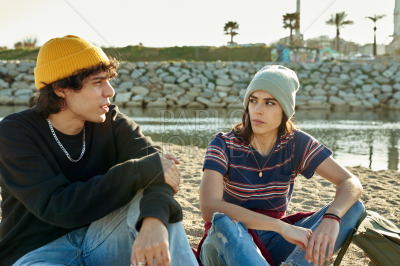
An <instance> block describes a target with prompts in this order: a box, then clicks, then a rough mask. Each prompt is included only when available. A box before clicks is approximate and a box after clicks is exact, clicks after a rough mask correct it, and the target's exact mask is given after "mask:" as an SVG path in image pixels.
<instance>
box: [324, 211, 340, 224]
mask: <svg viewBox="0 0 400 266" xmlns="http://www.w3.org/2000/svg"><path fill="white" fill-rule="evenodd" d="M324 218H328V219H334V220H336V221H338V222H339V223H340V222H341V221H342V220H341V219H340V217H339V216H337V215H336V214H333V213H325V214H324V216H322V219H324Z"/></svg>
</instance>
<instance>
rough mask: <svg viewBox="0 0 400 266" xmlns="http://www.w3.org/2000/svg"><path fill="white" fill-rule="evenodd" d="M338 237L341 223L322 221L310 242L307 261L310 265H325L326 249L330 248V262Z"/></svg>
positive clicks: (329, 220)
mask: <svg viewBox="0 0 400 266" xmlns="http://www.w3.org/2000/svg"><path fill="white" fill-rule="evenodd" d="M338 235H339V223H338V222H337V221H336V220H333V219H322V222H321V224H320V225H319V227H318V228H317V229H316V230H315V231H314V232H313V234H312V237H311V238H310V240H309V241H308V245H307V250H306V256H305V259H306V260H308V262H309V263H311V262H314V265H319V264H320V265H323V264H324V262H325V254H326V249H327V248H328V255H327V257H326V259H327V260H330V259H331V258H332V255H333V249H334V247H335V242H336V238H337V237H338ZM318 262H319V264H318Z"/></svg>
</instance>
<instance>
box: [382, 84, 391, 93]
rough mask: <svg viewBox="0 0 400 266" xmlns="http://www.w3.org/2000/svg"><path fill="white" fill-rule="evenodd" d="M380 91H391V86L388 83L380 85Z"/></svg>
mask: <svg viewBox="0 0 400 266" xmlns="http://www.w3.org/2000/svg"><path fill="white" fill-rule="evenodd" d="M381 90H382V92H392V86H390V85H382V89H381Z"/></svg>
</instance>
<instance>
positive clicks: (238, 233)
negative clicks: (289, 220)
mask: <svg viewBox="0 0 400 266" xmlns="http://www.w3.org/2000/svg"><path fill="white" fill-rule="evenodd" d="M328 207H329V205H328V206H325V207H324V208H322V209H321V210H319V211H318V212H316V213H314V214H313V215H311V216H309V217H307V218H304V219H302V220H300V221H298V222H297V223H295V225H296V226H301V227H304V228H309V229H311V230H312V231H315V229H316V228H317V227H318V226H319V225H320V223H321V221H322V216H323V215H324V213H325V212H326V210H327V208H328ZM364 210H365V208H364V205H363V204H362V203H361V202H360V201H357V202H356V203H355V204H354V205H353V206H352V207H351V208H350V209H349V210H348V211H347V212H346V214H345V215H344V216H343V217H342V222H341V223H340V231H339V235H338V237H337V239H336V243H335V247H334V250H335V252H336V251H337V250H339V248H340V247H341V246H342V245H343V244H344V242H345V241H346V239H347V237H348V235H349V233H350V231H351V230H352V229H353V228H354V227H355V226H356V224H357V221H358V219H359V218H360V216H361V215H362V213H363V212H364ZM255 232H256V233H257V235H258V237H259V238H260V240H261V242H262V243H263V245H264V246H265V247H266V248H267V249H268V252H269V253H270V254H271V256H272V258H273V260H274V265H280V264H281V263H282V262H285V263H286V264H288V265H313V263H308V261H306V260H305V259H304V256H305V252H304V251H303V250H302V249H301V248H300V247H298V246H296V245H294V244H291V243H289V242H287V241H286V240H285V239H284V238H283V237H282V236H281V235H279V234H278V233H276V232H272V231H262V230H255ZM200 259H201V261H202V263H203V264H204V265H205V266H208V265H213V266H214V265H229V266H231V265H254V266H258V265H269V264H268V263H267V262H266V261H265V259H264V258H263V257H262V255H261V253H260V251H259V250H258V248H257V246H256V245H255V244H254V242H253V239H252V237H251V235H250V234H249V233H248V232H247V228H246V227H245V226H244V224H243V223H241V222H234V221H232V220H231V219H230V218H229V217H228V216H226V215H225V214H223V213H215V214H214V216H213V220H212V226H211V228H210V230H209V231H208V236H207V238H206V239H205V240H204V243H203V246H202V248H201V252H200Z"/></svg>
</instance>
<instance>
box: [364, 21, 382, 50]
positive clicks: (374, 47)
mask: <svg viewBox="0 0 400 266" xmlns="http://www.w3.org/2000/svg"><path fill="white" fill-rule="evenodd" d="M385 16H386V15H374V16H373V17H365V18H368V19H370V20H372V22H374V46H373V53H374V56H376V22H377V21H378V20H380V19H381V18H383V17H385Z"/></svg>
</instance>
